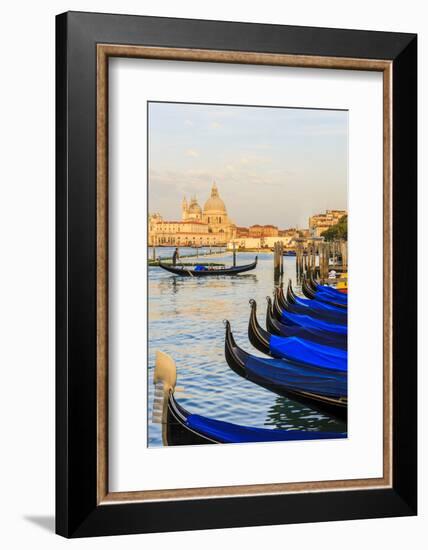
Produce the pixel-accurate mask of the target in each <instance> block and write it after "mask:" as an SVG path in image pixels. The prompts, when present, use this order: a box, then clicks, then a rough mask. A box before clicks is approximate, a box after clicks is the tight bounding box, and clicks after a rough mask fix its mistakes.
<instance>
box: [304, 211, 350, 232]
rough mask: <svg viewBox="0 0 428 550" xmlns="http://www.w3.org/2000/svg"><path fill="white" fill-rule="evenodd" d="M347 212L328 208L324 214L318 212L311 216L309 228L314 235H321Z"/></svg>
mask: <svg viewBox="0 0 428 550" xmlns="http://www.w3.org/2000/svg"><path fill="white" fill-rule="evenodd" d="M347 214H348V213H347V211H346V210H326V211H325V213H324V214H316V215H315V216H311V217H310V218H309V229H310V231H311V233H312V235H313V236H314V237H320V236H321V233H323V231H325V230H326V229H328V228H329V227H331V226H332V225H336V224H337V223H338V221H339V220H340V218H342V217H343V216H346V215H347Z"/></svg>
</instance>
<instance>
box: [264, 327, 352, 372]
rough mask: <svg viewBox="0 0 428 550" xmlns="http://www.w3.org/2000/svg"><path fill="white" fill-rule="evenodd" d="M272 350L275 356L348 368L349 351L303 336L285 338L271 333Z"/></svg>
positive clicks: (304, 362)
mask: <svg viewBox="0 0 428 550" xmlns="http://www.w3.org/2000/svg"><path fill="white" fill-rule="evenodd" d="M270 350H271V352H272V355H273V356H275V357H283V358H285V359H288V360H289V361H293V362H298V363H303V364H305V365H312V366H317V367H320V368H328V369H333V370H338V371H342V372H346V371H347V370H348V353H347V352H346V351H345V350H341V349H338V348H334V347H330V346H323V345H321V344H317V343H314V342H308V341H307V340H302V339H301V338H295V337H291V338H283V337H281V336H274V335H271V337H270Z"/></svg>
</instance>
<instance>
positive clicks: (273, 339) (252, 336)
mask: <svg viewBox="0 0 428 550" xmlns="http://www.w3.org/2000/svg"><path fill="white" fill-rule="evenodd" d="M250 304H251V313H250V319H249V322H248V338H249V340H250V342H251V343H252V344H253V346H254V347H255V348H256V349H258V350H259V351H261V352H263V353H266V354H267V355H270V356H272V357H277V358H279V359H286V360H287V361H290V362H292V363H295V364H297V365H308V366H311V367H317V368H327V369H331V370H337V371H340V372H346V371H347V370H348V355H347V352H346V350H340V349H338V348H335V347H331V346H325V345H322V344H318V343H315V342H310V341H308V340H304V339H303V338H297V337H295V336H293V337H289V338H284V337H282V336H276V335H272V334H270V333H269V332H267V331H266V330H264V329H263V328H262V327H261V326H260V325H259V322H258V320H257V304H256V302H255V300H250Z"/></svg>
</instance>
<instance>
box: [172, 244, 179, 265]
mask: <svg viewBox="0 0 428 550" xmlns="http://www.w3.org/2000/svg"><path fill="white" fill-rule="evenodd" d="M179 259H180V254H179V253H178V248H176V249H175V250H174V254H173V255H172V265H173V266H176V265H177V260H179Z"/></svg>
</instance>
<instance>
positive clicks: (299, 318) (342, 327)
mask: <svg viewBox="0 0 428 550" xmlns="http://www.w3.org/2000/svg"><path fill="white" fill-rule="evenodd" d="M273 312H274V315H275V317H276V318H277V319H278V321H280V322H281V323H283V324H284V325H290V326H299V327H304V328H311V329H314V330H321V331H323V332H330V333H333V334H342V335H345V334H348V327H347V325H346V324H338V323H330V322H328V321H323V320H321V319H315V318H314V317H311V316H310V315H307V314H304V315H302V314H300V313H290V312H289V311H285V310H283V309H282V308H281V306H280V305H279V302H278V294H277V293H276V292H275V296H274V301H273Z"/></svg>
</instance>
